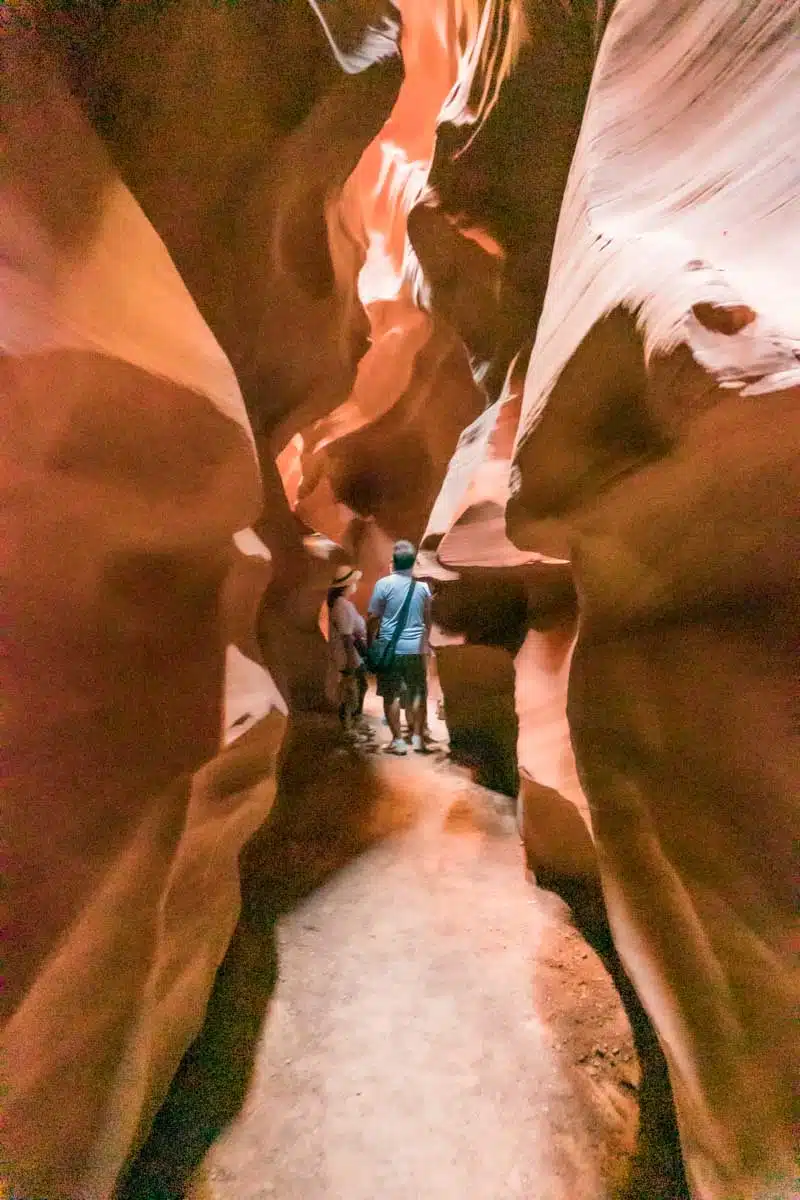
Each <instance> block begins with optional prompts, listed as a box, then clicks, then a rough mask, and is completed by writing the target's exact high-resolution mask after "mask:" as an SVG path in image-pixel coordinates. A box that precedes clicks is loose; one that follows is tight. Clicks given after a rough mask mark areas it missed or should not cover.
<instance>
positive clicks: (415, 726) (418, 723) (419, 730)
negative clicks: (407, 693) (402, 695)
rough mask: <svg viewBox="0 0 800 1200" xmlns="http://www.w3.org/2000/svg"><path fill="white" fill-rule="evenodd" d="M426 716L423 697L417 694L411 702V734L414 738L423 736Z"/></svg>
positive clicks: (425, 705)
mask: <svg viewBox="0 0 800 1200" xmlns="http://www.w3.org/2000/svg"><path fill="white" fill-rule="evenodd" d="M427 715H428V712H427V704H426V703H425V697H424V696H420V695H419V693H417V695H415V696H414V699H413V700H412V702H411V732H412V733H413V735H414V737H418V738H421V737H422V735H423V734H424V732H425V723H426V718H427Z"/></svg>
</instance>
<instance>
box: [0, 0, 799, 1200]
mask: <svg viewBox="0 0 800 1200" xmlns="http://www.w3.org/2000/svg"><path fill="white" fill-rule="evenodd" d="M141 7H142V6H137V5H136V4H134V3H131V4H117V5H105V4H101V5H88V4H87V5H86V6H85V7H84V8H83V9H81V10H80V12H79V18H80V19H79V20H78V21H77V23H76V21H75V20H73V21H72V23H71V24H66V25H65V24H63V23H62V24H59V25H57V24H56V23H55V22H53V21H52V20H50V19H49V17H51V16H52V11H53V6H47V5H42V6H41V7H40V9H39V15H40V17H42V18H43V19H44V17H45V15H47V14H49V17H48V19H47V20H44V31H45V33H46V35H47V38H48V44H49V45H50V47H51V49H52V51H53V53H54V56H55V61H56V62H58V63H60V64H61V68H60V71H59V69H57V68H56V67H55V66H52V65H51V64H48V63H47V62H44V63H42V62H40V61H37V60H36V59H35V58H31V59H29V58H27V56H25V55H23V54H22V52H21V51H20V54H19V55H18V54H17V49H16V47H15V50H14V53H13V54H12V53H10V51H9V47H10V42H6V43H5V44H4V46H3V49H4V57H5V59H6V66H7V68H8V69H9V70H10V75H9V78H10V80H11V83H12V85H13V86H12V88H11V96H12V99H13V103H12V105H11V106H10V111H11V114H12V115H11V120H10V122H9V126H8V129H7V130H6V131H5V132H4V136H5V139H6V143H5V147H4V149H5V150H6V153H7V162H8V164H9V165H8V169H6V173H5V175H4V177H3V180H2V185H1V186H2V189H3V191H2V195H1V196H0V221H2V225H0V239H2V248H3V252H4V254H3V259H2V262H3V265H2V268H0V270H1V271H2V274H0V301H2V305H3V312H2V348H3V352H4V357H3V359H2V365H1V366H0V371H2V376H3V392H4V395H5V397H6V400H7V410H8V417H7V422H6V426H5V429H4V437H5V450H4V454H5V457H6V459H7V470H6V476H7V479H8V483H7V485H6V487H7V492H6V496H7V504H6V512H7V514H8V515H7V518H6V519H7V521H8V524H9V530H10V532H9V543H10V545H11V547H12V551H13V556H10V557H13V562H11V563H10V565H9V566H8V567H7V568H4V575H5V580H4V581H5V582H6V584H7V592H8V597H9V600H8V603H9V612H10V616H11V619H12V622H13V626H14V631H15V634H14V645H13V647H12V651H11V653H10V654H9V656H8V659H7V662H8V665H9V667H10V675H11V687H10V688H9V694H10V695H11V696H12V697H13V701H14V702H13V704H12V706H11V709H10V714H9V717H8V720H7V727H8V730H9V736H8V743H9V746H10V750H9V758H10V767H11V775H12V786H11V788H10V790H9V792H8V795H9V797H10V799H9V802H8V803H9V813H10V817H9V820H8V830H9V834H10V844H11V850H12V867H11V873H10V879H9V881H10V885H11V895H12V902H13V913H14V915H13V920H14V923H15V936H14V938H13V939H12V944H13V947H14V949H13V951H12V955H11V956H10V957H9V963H8V975H9V979H10V988H9V989H8V991H7V995H6V1005H7V1011H8V1012H9V1013H10V1019H9V1023H8V1025H7V1028H6V1031H5V1035H4V1036H5V1038H6V1040H7V1043H8V1046H9V1047H10V1050H9V1059H8V1063H9V1066H10V1069H11V1076H12V1078H13V1080H14V1089H13V1091H12V1094H11V1096H10V1099H9V1104H8V1106H7V1107H8V1119H9V1127H10V1128H11V1129H12V1130H13V1131H14V1132H13V1135H12V1139H11V1141H10V1142H9V1139H8V1137H7V1138H6V1142H7V1145H8V1149H9V1151H10V1155H11V1158H12V1160H16V1161H17V1162H19V1163H20V1164H21V1167H20V1171H21V1174H20V1176H19V1179H15V1180H13V1181H12V1182H13V1183H14V1184H15V1186H16V1187H17V1188H18V1190H20V1191H21V1192H22V1194H41V1195H46V1196H47V1197H48V1200H57V1198H60V1197H61V1196H64V1197H67V1196H69V1197H72V1196H74V1195H78V1194H85V1195H88V1196H91V1197H106V1196H108V1195H110V1194H111V1191H112V1189H113V1187H114V1181H115V1178H116V1176H117V1174H118V1172H119V1171H120V1169H121V1168H122V1166H123V1164H124V1162H125V1160H126V1159H127V1158H129V1157H130V1156H131V1155H132V1154H134V1153H135V1151H136V1149H137V1147H138V1146H139V1144H140V1143H141V1141H142V1140H143V1139H144V1138H145V1136H146V1134H147V1128H148V1125H149V1122H150V1121H151V1119H152V1116H153V1114H154V1112H155V1110H156V1109H157V1107H158V1105H159V1103H160V1100H161V1098H162V1097H163V1095H164V1093H165V1091H166V1089H167V1087H168V1085H169V1080H170V1077H171V1075H172V1073H173V1072H174V1070H175V1068H176V1066H177V1063H178V1061H179V1060H180V1057H181V1054H182V1053H183V1051H184V1050H185V1048H186V1046H187V1044H188V1043H189V1041H190V1040H191V1038H192V1037H193V1036H194V1034H195V1033H196V1032H197V1030H198V1028H199V1027H200V1024H201V1022H202V1014H203V1009H204V1006H205V1003H206V998H207V996H208V993H209V989H210V987H211V984H212V980H213V976H214V972H215V969H216V966H217V964H218V963H219V962H220V960H221V959H222V957H223V955H224V954H225V952H226V947H227V945H228V942H229V939H230V937H231V933H232V931H233V929H234V925H235V923H236V919H237V911H238V904H239V897H238V886H239V885H238V875H237V866H236V864H237V857H238V855H239V852H240V851H241V849H242V846H243V845H244V844H245V842H247V840H248V837H249V836H250V834H251V833H252V832H253V831H254V830H255V829H257V828H258V827H259V826H260V825H261V824H262V823H263V821H264V819H265V817H266V815H267V814H268V812H269V811H270V807H271V805H272V802H273V798H274V794H275V788H276V781H275V775H276V769H277V768H276V756H277V754H278V748H279V745H280V742H281V738H282V736H283V730H284V722H285V713H286V712H287V709H288V710H291V711H292V713H293V714H294V715H295V718H296V719H295V724H294V729H295V733H296V736H295V739H294V742H293V745H294V748H295V751H296V750H297V746H298V745H299V746H302V745H303V738H304V731H306V730H307V729H310V728H312V727H313V728H314V729H315V730H317V731H318V733H319V738H320V740H319V745H320V746H327V745H328V744H329V742H330V737H331V731H330V728H329V727H328V726H327V725H326V723H325V718H324V716H323V715H321V710H322V712H323V713H324V710H325V709H326V707H328V708H329V707H330V696H329V695H327V694H326V690H325V673H326V663H327V649H326V646H325V642H324V638H323V633H322V631H321V629H320V626H319V610H320V607H321V605H322V602H323V598H324V594H325V590H326V588H327V585H328V582H329V580H330V578H331V573H332V570H333V568H334V566H335V564H336V563H337V562H339V561H343V560H344V559H345V558H347V559H348V560H350V561H353V562H356V563H357V564H358V565H359V566H360V568H361V569H362V571H363V572H364V579H363V582H362V588H361V591H360V593H359V596H358V597H357V599H358V600H359V602H360V603H361V605H362V607H363V605H364V604H365V602H366V599H367V596H368V592H369V589H370V588H371V585H372V583H373V581H374V579H376V578H377V577H378V575H380V574H383V573H384V572H385V571H386V569H387V568H388V565H389V557H390V552H391V545H392V542H393V540H394V539H395V537H398V536H410V537H412V538H413V539H414V540H420V541H421V544H422V553H421V556H420V564H419V573H420V574H421V575H423V576H424V577H426V578H429V579H431V580H432V581H433V582H434V584H435V586H436V589H437V596H436V615H437V623H438V630H437V638H438V644H439V647H440V649H439V677H440V681H441V684H442V688H443V692H444V697H445V707H446V710H447V716H448V721H449V723H450V727H451V734H452V738H453V744H454V747H455V748H456V749H457V750H460V753H461V754H462V756H463V757H465V758H466V759H467V760H468V761H469V760H470V755H472V756H473V757H472V761H473V765H474V766H475V767H476V770H477V771H478V772H479V773H480V777H481V778H482V779H483V780H484V781H485V782H488V783H490V785H491V786H494V787H497V788H499V789H500V790H503V791H506V792H507V793H508V794H509V796H514V795H515V794H518V796H519V802H520V814H521V828H522V832H523V836H524V840H525V851H526V857H527V860H528V863H529V865H531V866H532V867H533V869H534V871H535V873H536V874H537V876H538V877H539V878H541V879H542V880H547V879H553V878H556V877H557V878H559V879H561V880H562V881H563V880H564V879H567V880H573V881H574V880H579V881H583V882H584V883H585V884H586V885H587V888H588V889H589V890H588V891H587V892H586V893H585V894H587V895H588V894H591V896H592V897H593V902H594V901H595V900H596V903H597V909H598V912H599V913H600V914H601V915H600V918H598V919H601V920H604V917H603V916H602V896H601V892H600V888H599V883H600V881H602V889H603V894H604V895H605V899H606V902H607V904H608V911H609V916H610V920H611V926H612V929H613V934H614V939H615V942H616V946H617V948H618V950H619V953H620V955H621V956H622V959H623V961H624V964H625V967H626V969H627V971H628V974H629V975H630V977H631V979H632V980H633V982H634V984H635V986H636V988H637V990H638V993H639V995H640V997H641V1000H642V1002H643V1003H644V1006H645V1008H646V1009H647V1012H648V1013H649V1015H650V1017H651V1018H652V1020H653V1022H654V1024H655V1026H656V1028H657V1031H658V1035H659V1038H660V1040H661V1043H662V1044H663V1046H664V1048H665V1051H666V1053H667V1057H668V1060H669V1067H670V1072H671V1077H672V1081H673V1085H674V1089H675V1094H676V1099H677V1103H678V1110H679V1119H680V1125H681V1136H682V1142H683V1150H684V1154H685V1158H686V1163H687V1168H688V1171H689V1174H690V1177H691V1183H692V1188H693V1195H694V1196H695V1197H698V1198H700V1200H732V1197H734V1196H736V1197H737V1198H738V1197H742V1198H746V1200H756V1198H758V1200H764V1198H765V1196H767V1195H768V1196H769V1197H770V1200H773V1195H777V1196H779V1197H780V1198H781V1200H783V1198H784V1197H785V1196H786V1197H788V1195H789V1194H790V1191H791V1185H790V1182H789V1181H790V1179H791V1168H790V1149H791V1145H790V1134H789V1118H788V1104H789V1099H788V1098H789V1080H788V1071H789V1068H790V1064H791V1063H792V1062H793V1061H794V1060H795V1059H796V1043H795V1041H794V1038H793V1035H792V1033H791V1027H790V1024H789V1013H790V1011H791V1008H792V1005H793V1004H794V1003H795V993H794V991H793V986H792V983H791V979H790V974H789V970H788V967H787V965H786V963H787V945H788V939H789V934H790V929H791V921H792V911H791V898H790V886H789V878H790V875H791V864H790V863H789V859H788V850H787V847H788V845H789V844H790V836H791V831H792V827H793V826H795V825H796V812H795V809H794V807H793V797H794V796H796V794H797V780H796V777H794V776H793V775H792V770H793V764H794V763H796V762H797V761H798V760H800V755H798V753H797V743H796V723H795V724H794V725H793V724H792V713H791V712H790V709H789V701H788V697H789V696H790V694H791V687H792V659H791V643H792V635H793V634H796V617H797V578H796V563H797V561H798V551H799V550H800V546H798V544H797V535H796V530H797V528H798V522H797V519H796V518H797V515H798V514H797V513H796V511H795V506H794V505H793V504H792V502H791V499H790V498H791V497H793V496H794V495H796V486H797V465H796V464H797V449H798V432H800V422H798V405H797V401H798V367H797V355H798V347H799V345H800V343H799V341H798V339H800V317H799V316H798V300H797V280H798V278H800V261H798V255H800V242H799V241H798V239H797V237H796V229H797V221H798V212H797V191H798V188H797V178H796V163H797V161H798V157H800V150H799V149H798V146H797V142H796V139H797V136H798V135H797V132H796V130H797V100H796V96H797V72H796V67H794V68H793V67H792V64H793V57H792V56H793V54H796V51H795V49H794V42H795V40H796V39H795V38H794V37H793V33H794V23H796V21H797V19H798V15H800V14H798V5H797V3H795V2H794V0H792V2H789V3H787V2H786V0H782V2H779V0H747V2H746V3H744V4H740V5H735V6H734V5H731V6H724V5H722V6H720V5H719V4H718V3H716V0H696V2H695V4H694V5H693V6H691V7H690V8H689V9H687V8H686V6H685V5H682V4H680V3H679V2H678V0H662V2H661V3H659V4H653V3H652V2H651V0H624V2H621V3H619V4H618V5H617V6H616V8H614V6H613V5H611V4H595V3H577V4H572V5H564V4H562V3H560V2H558V0H538V2H534V0H525V2H524V3H516V2H508V3H506V2H502V3H501V2H499V0H491V2H490V0H487V2H486V3H485V4H481V3H478V2H477V0H475V2H474V3H473V2H471V0H453V2H452V3H451V2H450V0H403V3H402V4H400V5H398V6H397V7H395V6H394V5H392V4H390V3H388V2H386V3H384V2H383V0H363V2H359V0H348V2H347V3H344V2H342V3H337V4H335V5H334V4H330V3H323V2H322V0H319V2H318V3H316V4H312V5H307V4H305V3H303V2H301V0H290V2H286V3H278V2H275V3H263V4H258V3H248V2H246V0H240V3H239V4H238V5H226V4H220V5H217V6H214V5H211V4H206V3H200V0H197V2H195V0H173V2H171V3H168V4H164V5H162V6H159V8H158V12H157V13H156V10H155V8H154V17H153V19H150V17H148V18H147V19H144V18H143V17H142V15H141ZM137 9H139V11H138V12H137V11H136V10H137ZM398 47H399V48H400V51H401V52H402V57H403V63H402V65H401V58H400V56H399V55H398V54H397V49H398ZM9 64H10V66H9ZM60 74H61V75H63V77H64V79H65V80H66V89H69V88H71V89H72V92H73V95H74V96H75V97H77V98H78V100H79V102H80V105H81V106H82V107H81V108H79V107H78V105H77V104H76V103H75V102H74V101H73V100H71V99H70V98H69V95H68V94H67V90H66V89H63V88H62V87H61V85H60V84H59V83H58V82H57V81H58V79H59V76H60ZM37 113H38V114H43V115H41V116H37ZM45 118H46V119H45ZM437 125H438V133H437ZM529 358H530V366H528V360H529ZM526 370H527V377H525V372H526ZM523 378H525V382H524V396H523ZM259 468H260V470H259ZM787 497H788V498H789V499H787ZM234 535H237V536H236V540H234ZM576 637H577V642H576ZM568 694H569V705H568V711H567V696H568ZM309 710H310V711H309ZM326 739H327V740H326ZM223 743H224V744H225V745H227V747H228V750H227V751H226V753H223V754H218V753H217V751H218V750H219V748H220V745H221V744H223ZM315 744H316V743H315ZM215 755H216V757H215ZM203 764H206V765H205V766H204V765H203ZM300 774H302V772H300ZM284 783H285V786H284V789H283V796H284V808H285V811H287V812H289V811H291V808H292V803H291V800H292V797H291V796H290V795H289V792H290V791H291V779H289V782H288V783H287V782H286V781H284ZM297 794H298V796H300V797H302V794H303V791H302V788H298V789H297ZM32 814H33V815H34V816H36V814H43V816H42V819H41V820H39V819H38V818H37V819H36V820H35V821H34V820H32ZM54 830H55V831H57V832H58V837H56V838H54V837H53V831H54ZM98 831H102V834H103V836H102V837H99V836H98ZM212 845H213V854H214V861H215V862H216V863H218V880H217V881H218V884H219V887H218V890H217V891H216V892H215V893H214V894H213V895H211V894H209V896H208V897H207V901H208V903H207V904H206V905H205V906H203V907H202V909H200V908H199V906H197V904H196V902H195V901H196V895H197V891H198V888H199V887H200V886H201V882H202V881H201V880H200V875H201V871H200V866H201V864H202V863H203V862H204V861H205V859H206V857H207V856H208V855H210V854H211V847H212ZM256 845H258V843H256ZM252 857H253V856H252V855H251V858H252ZM255 860H257V855H256V856H255ZM255 860H254V861H255ZM257 874H258V867H257V866H256V867H253V869H252V871H251V872H250V875H249V876H247V878H246V890H247V891H248V894H249V893H250V891H252V892H253V893H254V894H256V895H257V894H258V881H257ZM592 889H594V890H592ZM132 912H136V913H137V914H138V918H139V919H137V920H132V919H131V914H132ZM238 928H239V931H241V929H242V925H241V923H240V925H239V927H238ZM89 1017H91V1019H89ZM65 1030H67V1031H68V1032H69V1040H68V1041H65ZM76 1097H80V1103H79V1104H76V1103H75V1102H74V1101H75V1098H76ZM743 1097H745V1098H746V1102H743V1100H742V1098H743ZM43 1112H58V1113H64V1114H67V1115H66V1116H65V1117H64V1121H65V1122H66V1124H64V1123H62V1124H57V1123H55V1122H48V1121H43V1120H42V1113H43Z"/></svg>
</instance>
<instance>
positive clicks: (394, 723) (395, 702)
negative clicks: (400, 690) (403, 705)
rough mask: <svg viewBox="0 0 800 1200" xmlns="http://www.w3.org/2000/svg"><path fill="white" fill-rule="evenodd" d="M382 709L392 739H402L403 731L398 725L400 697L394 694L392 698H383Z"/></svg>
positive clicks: (397, 740)
mask: <svg viewBox="0 0 800 1200" xmlns="http://www.w3.org/2000/svg"><path fill="white" fill-rule="evenodd" d="M383 711H384V713H385V714H386V720H387V721H388V723H389V729H390V730H391V733H392V740H393V741H396V742H399V741H402V740H403V731H402V728H401V726H400V697H399V696H395V697H394V699H392V700H384V702H383Z"/></svg>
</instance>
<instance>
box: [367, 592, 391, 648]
mask: <svg viewBox="0 0 800 1200" xmlns="http://www.w3.org/2000/svg"><path fill="white" fill-rule="evenodd" d="M382 583H383V580H382V579H379V580H378V582H377V583H376V584H375V590H374V591H373V593H372V599H371V600H370V602H369V608H368V609H367V645H368V646H371V645H372V643H373V642H374V641H375V639H376V637H377V636H378V632H379V630H380V627H381V619H382V617H383V613H384V610H385V608H386V595H385V593H384V590H383V588H382V587H381V584H382Z"/></svg>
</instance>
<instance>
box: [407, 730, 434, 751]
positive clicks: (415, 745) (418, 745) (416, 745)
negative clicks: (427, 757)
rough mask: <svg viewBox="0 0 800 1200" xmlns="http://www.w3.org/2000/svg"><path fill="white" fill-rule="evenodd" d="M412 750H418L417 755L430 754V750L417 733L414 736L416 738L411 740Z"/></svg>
mask: <svg viewBox="0 0 800 1200" xmlns="http://www.w3.org/2000/svg"><path fill="white" fill-rule="evenodd" d="M411 749H412V750H416V752H417V754H430V750H429V749H428V747H427V746H426V745H425V742H424V741H423V739H422V738H421V737H420V736H419V735H418V734H416V733H415V734H414V736H413V737H412V739H411Z"/></svg>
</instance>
